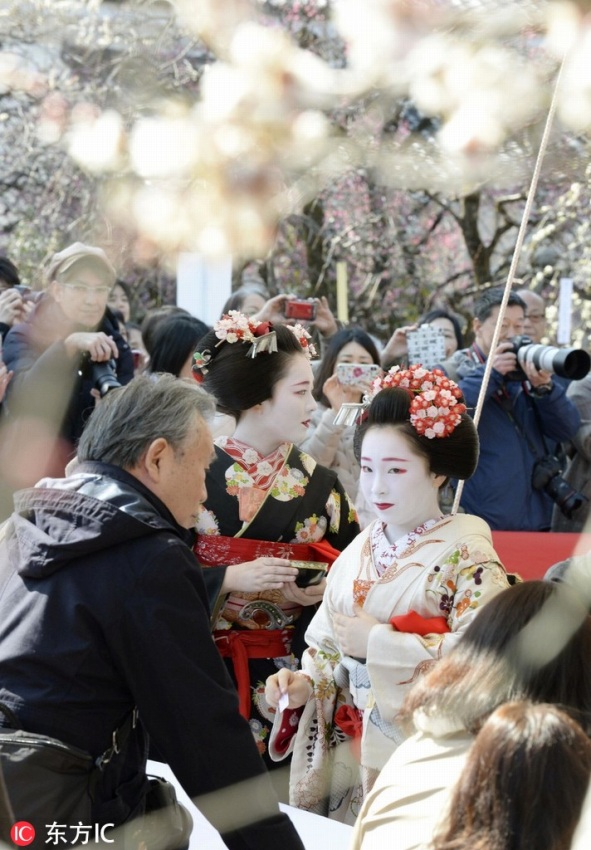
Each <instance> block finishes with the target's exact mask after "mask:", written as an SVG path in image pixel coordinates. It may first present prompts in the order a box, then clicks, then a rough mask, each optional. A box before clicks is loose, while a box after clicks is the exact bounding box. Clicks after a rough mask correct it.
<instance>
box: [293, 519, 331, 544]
mask: <svg viewBox="0 0 591 850" xmlns="http://www.w3.org/2000/svg"><path fill="white" fill-rule="evenodd" d="M295 532H296V534H295V542H296V543H316V542H318V541H319V540H322V538H323V537H324V535H325V533H326V518H325V517H323V516H317V515H316V514H312V516H311V517H308V518H307V519H305V520H304V521H303V522H296V527H295Z"/></svg>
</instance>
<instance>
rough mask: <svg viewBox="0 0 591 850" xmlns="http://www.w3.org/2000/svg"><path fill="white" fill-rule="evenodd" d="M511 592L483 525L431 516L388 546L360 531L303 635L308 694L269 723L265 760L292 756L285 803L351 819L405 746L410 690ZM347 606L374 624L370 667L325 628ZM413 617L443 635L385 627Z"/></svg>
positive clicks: (377, 529) (377, 533)
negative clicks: (481, 614)
mask: <svg viewBox="0 0 591 850" xmlns="http://www.w3.org/2000/svg"><path fill="white" fill-rule="evenodd" d="M506 587H508V581H507V576H506V573H505V570H504V568H503V566H502V565H501V563H500V561H499V558H498V556H497V554H496V552H495V551H494V549H493V545H492V539H491V533H490V529H489V527H488V525H487V524H486V523H485V522H484V521H483V520H481V519H479V518H478V517H475V516H468V515H466V514H458V515H455V516H447V517H443V518H439V519H434V520H430V521H428V522H426V523H425V524H424V525H423V526H421V527H419V528H417V529H415V530H414V531H413V532H410V533H409V534H407V535H405V536H404V537H403V538H401V539H400V540H398V541H397V542H396V543H395V544H394V545H391V544H390V543H389V542H388V540H387V539H386V536H385V534H384V531H383V524H382V523H381V522H380V521H375V522H373V523H372V524H371V525H369V526H368V527H367V528H366V529H365V530H364V531H362V532H361V534H359V536H358V537H357V538H356V539H355V540H354V541H353V543H351V544H350V545H349V546H348V547H347V548H346V549H345V551H344V552H343V553H342V554H341V555H340V556H339V558H338V559H337V560H336V561H335V563H334V564H333V566H332V569H331V571H330V574H329V577H328V586H327V589H326V593H325V595H324V599H323V602H322V605H321V606H320V609H319V610H318V612H317V614H316V615H315V616H314V618H313V620H312V622H311V623H310V626H309V627H308V630H307V632H306V643H307V644H308V649H307V650H306V652H305V653H304V656H303V659H302V671H303V672H304V673H305V674H307V675H308V676H309V677H310V679H311V681H312V684H313V687H314V694H313V697H312V698H310V699H309V700H308V702H307V703H306V705H305V706H304V708H303V712H302V709H298V710H285V711H283V712H281V713H279V712H278V714H277V716H276V718H275V724H274V727H273V733H272V736H271V741H270V754H271V757H272V758H274V759H275V760H277V761H279V760H280V759H282V758H283V757H285V756H286V755H287V754H288V753H290V752H292V751H293V760H292V765H291V778H290V803H291V804H292V805H294V806H297V807H298V808H302V809H306V810H308V811H312V812H316V813H318V814H323V815H326V816H329V817H333V818H335V819H338V820H342V821H345V822H347V823H353V822H354V821H355V818H356V816H357V814H358V813H359V808H360V806H361V803H362V801H363V797H364V795H365V794H367V793H368V791H369V789H370V788H371V786H372V784H373V782H374V781H375V778H376V776H377V772H378V771H379V770H380V769H381V768H382V767H383V766H384V764H385V763H386V761H387V760H388V758H389V756H390V755H391V754H392V753H393V751H394V750H395V749H396V747H397V746H398V745H399V744H400V743H401V742H402V740H403V739H404V734H403V733H402V731H401V729H400V728H399V726H398V725H397V723H396V715H397V713H398V711H399V709H400V707H401V705H402V702H403V700H404V697H405V696H406V694H407V692H408V690H409V689H410V687H411V686H412V685H413V683H414V682H416V680H417V678H418V677H419V676H420V675H421V674H423V673H424V672H426V670H427V669H429V667H430V666H431V665H433V664H434V663H435V662H436V661H437V660H438V659H439V658H440V657H441V656H442V654H443V653H444V652H448V651H449V650H450V649H451V648H452V646H453V645H454V644H455V643H456V641H457V640H458V638H459V637H460V635H461V634H462V632H463V631H464V630H465V629H466V627H467V626H468V625H469V624H470V622H471V621H472V619H473V618H474V617H475V616H476V614H477V612H478V610H479V609H480V607H481V606H482V605H484V604H485V603H486V602H487V601H488V600H489V599H491V598H492V597H493V596H495V595H496V594H497V593H499V592H500V591H502V590H504V589H505V588H506ZM354 604H357V605H362V606H363V608H364V610H365V611H367V612H368V613H369V614H371V615H372V616H373V617H375V618H376V619H378V620H379V624H378V625H376V626H374V627H373V628H372V629H371V632H370V636H369V642H368V649H367V659H355V658H351V657H348V656H344V655H342V653H341V652H340V650H339V646H338V644H337V641H336V637H335V634H334V631H333V628H332V621H333V615H334V614H335V613H343V614H346V615H348V616H353V615H354V608H353V606H354ZM411 612H414V613H415V614H418V615H420V617H424V618H439V620H438V624H439V623H440V624H442V625H441V628H443V629H445V630H446V631H445V633H427V634H423V635H421V634H417V633H413V632H406V631H405V632H403V631H398V630H397V629H396V628H394V626H393V625H392V624H391V623H390V620H391V619H392V618H396V617H399V616H400V615H408V614H410V613H411ZM406 627H407V626H406ZM447 629H449V631H447ZM422 631H423V632H424V629H422ZM343 706H349V708H343ZM356 710H357V711H356ZM337 711H338V712H339V714H338V716H337V718H336V722H335V714H336V713H337ZM343 713H344V714H343ZM300 715H301V717H300ZM356 717H357V718H358V726H359V729H358V731H359V732H361V741H360V752H358V756H359V757H360V763H359V762H358V760H357V758H356V757H355V755H354V749H355V748H354V747H352V746H351V738H350V737H349V736H348V734H347V733H345V731H343V728H344V729H346V730H347V732H348V733H349V734H351V732H352V727H353V726H355V718H356ZM298 720H299V722H298ZM361 720H362V730H361ZM343 721H344V722H343ZM347 721H348V722H347ZM358 750H359V748H358Z"/></svg>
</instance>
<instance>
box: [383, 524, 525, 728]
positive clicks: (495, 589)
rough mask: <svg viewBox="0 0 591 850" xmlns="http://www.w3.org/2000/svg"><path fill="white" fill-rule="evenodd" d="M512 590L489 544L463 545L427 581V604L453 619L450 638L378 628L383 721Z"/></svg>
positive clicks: (429, 575)
mask: <svg viewBox="0 0 591 850" xmlns="http://www.w3.org/2000/svg"><path fill="white" fill-rule="evenodd" d="M507 587H509V582H508V580H507V575H506V573H505V570H504V569H503V567H502V565H501V564H500V563H499V561H498V559H497V555H496V553H495V552H494V549H493V548H492V546H491V545H490V544H489V543H488V542H487V541H486V540H485V539H484V538H482V539H478V540H475V541H474V542H473V543H472V544H468V543H461V544H460V545H458V546H453V547H451V548H450V550H449V552H448V555H447V556H446V558H445V560H444V561H443V562H442V563H441V565H440V566H437V567H434V568H433V569H432V570H431V571H430V572H429V573H428V576H427V578H426V587H425V596H426V598H427V600H426V604H428V607H429V610H430V611H431V612H433V611H435V612H437V613H439V615H440V616H445V617H446V618H447V624H448V626H449V629H450V631H449V632H447V633H444V634H430V635H425V636H421V635H417V634H412V633H405V632H398V631H396V630H395V629H394V628H393V627H392V626H391V625H390V624H380V625H378V626H374V628H373V629H372V630H371V632H370V636H369V642H368V651H367V667H368V671H369V678H370V681H371V688H372V692H373V695H374V697H375V701H376V703H377V706H378V710H379V711H380V714H381V715H382V717H385V718H388V717H392V714H393V711H394V713H396V711H397V710H398V709H399V708H400V706H401V705H402V702H403V700H404V697H405V696H406V693H407V691H408V689H409V688H410V687H411V686H412V685H414V683H415V682H416V681H417V679H418V678H419V676H421V675H422V674H424V673H426V672H427V671H428V670H429V668H430V667H431V666H432V665H433V664H434V663H435V662H436V661H438V660H439V659H440V658H441V656H442V655H443V654H445V653H447V652H449V651H450V650H451V649H452V647H453V646H454V645H455V644H456V643H457V641H458V639H459V638H460V637H461V635H462V634H463V633H464V632H465V630H466V629H467V627H468V626H469V625H470V623H471V622H472V620H473V619H474V617H475V616H476V615H477V613H478V611H479V610H480V608H481V607H482V606H483V605H484V604H486V602H488V601H489V600H490V599H492V598H493V597H494V596H496V595H497V594H498V593H500V592H501V591H502V590H505V589H506V588H507Z"/></svg>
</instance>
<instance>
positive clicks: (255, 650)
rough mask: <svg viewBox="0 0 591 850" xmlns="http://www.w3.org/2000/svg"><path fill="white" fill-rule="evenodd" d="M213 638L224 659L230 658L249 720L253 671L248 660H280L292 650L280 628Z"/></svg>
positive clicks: (223, 633) (217, 634)
mask: <svg viewBox="0 0 591 850" xmlns="http://www.w3.org/2000/svg"><path fill="white" fill-rule="evenodd" d="M213 638H214V640H215V642H216V646H217V648H218V650H219V653H220V655H221V656H222V658H231V659H232V664H233V665H234V675H235V676H236V688H237V690H238V701H239V704H240V714H241V715H242V716H243V717H244V718H245V719H246V720H248V719H249V718H250V671H249V669H248V659H249V658H281V657H282V656H284V655H289V653H290V647H289V644H288V643H287V642H286V635H285V633H284V632H282V631H281V630H279V629H273V630H270V629H257V630H256V631H238V630H235V631H234V630H232V631H218V632H214V633H213Z"/></svg>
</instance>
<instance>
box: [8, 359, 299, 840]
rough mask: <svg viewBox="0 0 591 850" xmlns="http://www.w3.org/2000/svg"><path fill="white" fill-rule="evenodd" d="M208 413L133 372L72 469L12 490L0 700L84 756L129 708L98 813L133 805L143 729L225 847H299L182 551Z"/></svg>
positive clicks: (129, 813) (187, 384) (169, 386)
mask: <svg viewBox="0 0 591 850" xmlns="http://www.w3.org/2000/svg"><path fill="white" fill-rule="evenodd" d="M211 414H213V402H212V400H211V398H210V397H209V396H208V395H207V394H206V393H205V392H204V391H203V390H202V389H201V388H200V387H199V386H198V385H197V384H195V383H194V382H192V381H190V380H188V379H175V378H173V377H172V376H170V375H163V376H159V377H156V376H151V377H148V376H140V377H138V378H135V379H134V380H133V381H132V382H131V383H130V384H129V385H128V386H126V387H124V388H122V389H117V390H114V391H113V392H111V393H109V394H108V395H107V396H106V398H104V399H103V400H102V401H101V402H100V403H99V405H98V406H97V409H96V410H95V412H94V413H93V414H92V416H91V418H90V420H89V423H88V425H87V427H86V429H85V431H84V433H83V435H82V438H81V441H80V444H79V449H78V458H79V462H80V463H79V465H78V466H77V467H76V469H75V471H74V472H73V473H71V474H70V475H69V476H68V477H67V478H64V479H45V480H42V481H40V482H39V483H38V484H37V486H36V487H35V488H32V489H29V490H25V491H22V492H20V493H18V494H17V495H16V497H15V511H14V513H13V514H12V516H11V517H10V519H9V520H8V522H7V525H6V526H5V528H4V529H3V530H4V539H3V540H2V542H0V703H3V704H4V705H6V706H7V707H8V708H9V709H10V710H12V712H14V714H16V716H17V717H18V721H19V724H20V726H21V727H22V728H23V729H25V730H27V731H31V732H40V733H44V734H47V735H50V736H52V737H55V738H59V739H61V740H63V741H66V742H67V743H69V744H72V745H74V746H77V747H80V748H83V749H85V750H87V751H89V752H90V753H91V754H92V755H93V756H95V757H96V756H99V755H100V754H101V753H103V752H104V751H105V750H106V749H107V748H108V747H109V745H110V742H111V736H112V733H113V730H114V729H117V728H119V727H120V726H121V725H122V724H124V722H125V719H126V717H129V716H130V713H131V712H132V710H133V708H134V706H137V710H138V712H139V723H138V725H137V726H136V728H135V729H134V730H133V731H132V733H131V734H130V736H129V738H128V740H127V743H126V745H125V747H124V749H123V752H121V753H120V754H119V755H118V756H117V757H115V758H114V759H113V761H112V762H111V763H110V764H109V765H108V766H107V767H106V768H105V770H104V771H103V775H102V779H101V782H100V783H99V785H98V788H97V790H96V797H95V801H94V809H93V815H94V818H95V821H96V823H99V824H105V823H114V824H121V823H123V822H126V821H128V820H129V819H131V818H133V817H134V816H135V815H136V814H138V813H139V812H141V811H142V806H143V801H144V798H145V794H146V789H147V782H146V776H145V767H146V751H147V744H148V738H149V739H151V740H152V741H153V743H154V744H155V746H156V748H157V750H158V752H159V753H160V755H161V757H162V759H163V760H165V761H166V762H168V764H169V765H170V766H171V768H172V770H173V771H174V773H175V774H176V776H177V778H178V780H179V781H180V783H181V784H182V786H183V787H184V789H185V790H186V792H187V793H188V794H189V796H191V797H192V798H193V799H195V798H197V799H196V804H197V805H198V806H199V807H200V809H201V810H202V811H203V813H204V814H205V816H206V817H207V818H208V819H209V820H210V821H211V822H212V823H213V825H214V826H215V827H216V828H217V829H219V831H220V832H221V834H222V837H223V839H224V841H225V843H226V845H227V846H228V847H229V848H231V850H266V848H268V849H269V850H276V848H281V850H302V844H301V842H300V840H299V837H298V835H297V833H296V831H295V829H294V827H293V825H292V823H291V821H290V820H289V818H287V816H286V815H284V814H282V813H281V812H280V810H279V807H278V803H277V799H276V797H275V795H274V792H273V790H272V786H271V784H270V781H269V779H268V776H267V773H266V770H265V767H264V765H263V762H262V759H261V758H260V755H259V753H258V750H257V748H256V745H255V743H254V740H253V737H252V733H251V731H250V728H249V726H248V723H247V722H246V721H245V720H244V719H243V718H242V717H241V716H240V714H239V711H238V699H237V696H236V692H235V689H234V687H233V685H232V683H231V681H230V679H229V677H228V675H227V673H226V670H225V668H224V665H223V662H222V660H221V658H220V656H219V654H218V651H217V649H216V647H215V645H214V643H213V640H212V638H211V635H210V631H209V611H208V602H207V595H206V592H205V587H204V584H203V578H202V575H201V570H200V567H199V565H198V564H197V562H196V560H195V556H194V555H193V552H192V549H191V545H192V542H193V532H192V531H191V530H190V529H192V528H193V526H194V523H195V518H196V516H197V513H198V511H199V509H200V505H201V503H202V502H203V501H204V499H205V497H206V490H205V473H206V469H207V466H208V465H209V462H210V461H211V459H212V458H213V443H212V439H211V434H210V431H209V428H208V426H207V424H206V422H205V420H204V418H203V417H204V415H207V416H209V415H211ZM2 722H4V724H5V725H6V721H2V718H1V715H0V724H1V723H2ZM228 786H233V787H232V788H228ZM10 791H11V789H10V786H9V787H8V793H9V795H10ZM15 814H16V815H17V816H18V817H20V818H23V817H24V813H18V812H15ZM24 819H25V820H26V817H25V818H24ZM35 826H36V825H35Z"/></svg>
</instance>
